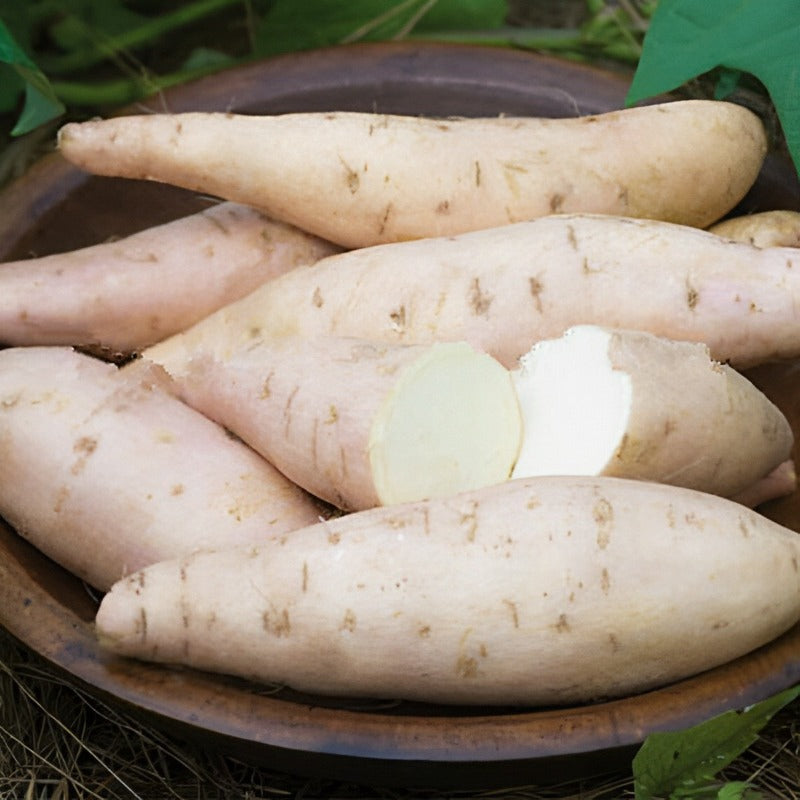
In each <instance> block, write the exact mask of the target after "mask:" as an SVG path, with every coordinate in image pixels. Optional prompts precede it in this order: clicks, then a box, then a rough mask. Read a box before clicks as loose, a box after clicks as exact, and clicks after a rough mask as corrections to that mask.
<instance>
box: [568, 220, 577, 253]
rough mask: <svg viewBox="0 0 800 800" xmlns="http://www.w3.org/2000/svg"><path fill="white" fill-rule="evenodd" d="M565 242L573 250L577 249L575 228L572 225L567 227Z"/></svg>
mask: <svg viewBox="0 0 800 800" xmlns="http://www.w3.org/2000/svg"><path fill="white" fill-rule="evenodd" d="M567 241H568V242H569V246H570V247H571V248H572V249H573V250H577V249H578V237H577V235H576V234H575V227H574V226H573V225H567Z"/></svg>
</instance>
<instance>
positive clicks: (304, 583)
mask: <svg viewBox="0 0 800 800" xmlns="http://www.w3.org/2000/svg"><path fill="white" fill-rule="evenodd" d="M301 586H302V591H303V592H307V591H308V562H307V561H304V562H303V580H302V583H301Z"/></svg>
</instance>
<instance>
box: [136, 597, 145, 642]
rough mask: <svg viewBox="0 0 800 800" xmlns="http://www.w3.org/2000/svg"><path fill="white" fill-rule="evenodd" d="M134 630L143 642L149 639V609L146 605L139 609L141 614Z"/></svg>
mask: <svg viewBox="0 0 800 800" xmlns="http://www.w3.org/2000/svg"><path fill="white" fill-rule="evenodd" d="M133 632H134V634H135V635H136V636H138V637H139V640H140V641H141V642H142V643H144V642H146V641H147V610H146V609H145V607H144V606H142V607H141V608H140V609H139V616H138V617H137V618H136V621H135V622H134V624H133Z"/></svg>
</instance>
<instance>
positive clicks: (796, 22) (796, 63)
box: [627, 0, 800, 167]
mask: <svg viewBox="0 0 800 800" xmlns="http://www.w3.org/2000/svg"><path fill="white" fill-rule="evenodd" d="M715 67H726V68H728V69H729V70H740V71H742V72H748V73H750V74H751V75H753V76H755V77H756V78H758V80H760V81H761V83H763V84H764V86H765V87H766V89H767V91H768V92H769V95H770V98H771V99H772V102H773V104H774V106H775V110H776V111H777V114H778V118H779V119H780V122H781V126H782V127H783V132H784V135H785V137H786V142H787V145H788V147H789V151H790V153H791V154H792V157H793V159H794V162H795V165H796V166H798V167H800V2H798V0H702V2H699V0H660V2H659V4H658V7H657V9H656V11H655V13H654V14H653V17H652V19H651V21H650V27H649V30H648V32H647V35H646V36H645V39H644V46H643V49H642V55H641V58H640V60H639V65H638V67H637V69H636V73H635V74H634V77H633V81H632V83H631V86H630V90H629V92H628V97H627V101H628V103H629V104H633V103H635V102H638V101H640V100H644V99H645V98H648V97H652V96H654V95H657V94H660V93H662V92H667V91H671V90H673V89H676V88H677V87H679V86H681V85H682V84H684V83H685V82H686V81H688V80H690V79H692V78H695V77H697V76H699V75H703V74H705V73H708V72H710V71H711V70H712V69H714V68H715Z"/></svg>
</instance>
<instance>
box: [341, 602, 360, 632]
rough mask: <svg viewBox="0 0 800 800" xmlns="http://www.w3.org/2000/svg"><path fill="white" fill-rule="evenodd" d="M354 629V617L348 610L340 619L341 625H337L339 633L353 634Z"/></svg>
mask: <svg viewBox="0 0 800 800" xmlns="http://www.w3.org/2000/svg"><path fill="white" fill-rule="evenodd" d="M355 629H356V615H355V612H354V611H353V609H352V608H348V609H347V610H346V611H345V612H344V618H343V619H342V624H341V625H339V630H340V631H347V632H348V633H353V631H355Z"/></svg>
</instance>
